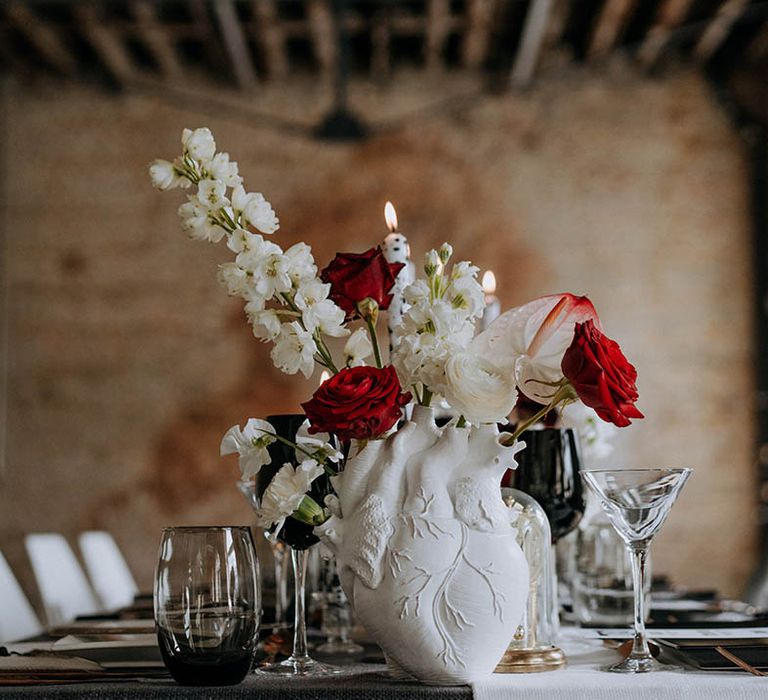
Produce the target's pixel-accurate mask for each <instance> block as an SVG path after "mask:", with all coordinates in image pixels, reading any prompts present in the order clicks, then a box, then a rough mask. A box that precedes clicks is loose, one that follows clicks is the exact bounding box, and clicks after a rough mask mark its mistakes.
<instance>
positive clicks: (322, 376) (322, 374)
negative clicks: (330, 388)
mask: <svg viewBox="0 0 768 700" xmlns="http://www.w3.org/2000/svg"><path fill="white" fill-rule="evenodd" d="M330 378H331V374H330V372H329V371H328V370H327V369H324V370H323V371H322V372H320V384H319V386H322V385H323V384H325V382H327V381H328V380H329V379H330Z"/></svg>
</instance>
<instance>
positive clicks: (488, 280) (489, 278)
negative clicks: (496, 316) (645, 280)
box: [483, 270, 496, 294]
mask: <svg viewBox="0 0 768 700" xmlns="http://www.w3.org/2000/svg"><path fill="white" fill-rule="evenodd" d="M495 291H496V275H494V274H493V272H491V271H490V270H486V271H485V272H484V273H483V292H485V294H493V293H494V292H495Z"/></svg>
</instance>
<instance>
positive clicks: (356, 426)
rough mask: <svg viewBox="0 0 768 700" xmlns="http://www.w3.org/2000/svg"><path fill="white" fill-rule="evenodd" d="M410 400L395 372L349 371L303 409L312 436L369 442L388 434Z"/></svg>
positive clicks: (322, 388)
mask: <svg viewBox="0 0 768 700" xmlns="http://www.w3.org/2000/svg"><path fill="white" fill-rule="evenodd" d="M410 400H411V394H410V393H403V391H402V388H401V387H400V380H399V379H398V378H397V373H396V372H395V368H394V367H392V366H391V365H388V366H387V367H384V368H383V369H378V368H377V367H350V368H347V369H343V370H341V372H339V373H338V374H337V375H335V376H333V377H331V378H330V379H328V380H327V381H325V382H323V383H322V384H321V385H320V386H319V387H318V389H317V391H316V392H315V393H314V395H313V396H312V398H311V399H310V400H309V401H307V402H306V403H303V404H302V405H301V407H302V408H303V409H304V413H305V414H306V416H307V418H308V419H309V432H310V433H333V434H334V435H336V436H337V437H338V438H339V439H340V440H351V439H353V438H354V439H358V440H370V439H373V438H377V437H380V436H381V435H383V434H384V433H386V432H387V431H388V430H389V429H390V428H391V427H392V426H393V425H394V424H395V423H397V421H398V420H400V416H401V415H402V410H401V409H402V407H403V406H405V404H407V403H408V402H409V401H410Z"/></svg>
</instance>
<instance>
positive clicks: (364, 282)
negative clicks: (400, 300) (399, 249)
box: [320, 247, 405, 320]
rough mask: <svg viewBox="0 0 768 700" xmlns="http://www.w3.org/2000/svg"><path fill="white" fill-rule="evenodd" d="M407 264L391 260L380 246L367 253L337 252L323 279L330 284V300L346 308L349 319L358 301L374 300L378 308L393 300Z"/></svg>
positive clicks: (385, 306) (323, 272) (322, 275)
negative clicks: (400, 275) (393, 291)
mask: <svg viewBox="0 0 768 700" xmlns="http://www.w3.org/2000/svg"><path fill="white" fill-rule="evenodd" d="M404 265H405V263H388V262H387V259H386V258H385V257H384V253H382V252H381V248H380V247H376V248H371V249H370V250H367V251H365V253H337V254H336V257H335V258H334V259H333V260H331V262H330V264H329V265H328V267H326V268H325V269H324V270H323V271H322V272H321V273H320V279H322V280H323V282H327V283H330V285H331V293H330V295H329V296H330V298H331V300H332V301H333V302H334V303H335V304H336V305H337V306H339V307H341V308H342V309H344V311H345V312H346V314H347V320H349V319H351V318H352V317H354V316H355V314H356V313H357V304H358V303H359V302H361V301H363V300H364V299H367V298H370V299H373V301H375V302H376V303H377V304H378V305H379V309H381V310H386V309H388V308H389V305H390V303H391V302H392V294H391V291H392V287H394V286H395V278H396V277H397V274H398V273H399V272H400V270H402V269H403V267H404Z"/></svg>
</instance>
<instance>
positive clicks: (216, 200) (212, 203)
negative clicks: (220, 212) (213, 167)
mask: <svg viewBox="0 0 768 700" xmlns="http://www.w3.org/2000/svg"><path fill="white" fill-rule="evenodd" d="M197 198H198V199H199V200H200V203H201V204H202V205H203V206H206V207H208V208H209V209H221V208H222V207H226V206H228V205H229V200H228V199H227V187H226V185H225V184H224V183H223V182H221V181H220V180H201V181H200V184H199V185H198V186H197Z"/></svg>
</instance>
